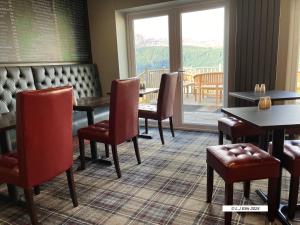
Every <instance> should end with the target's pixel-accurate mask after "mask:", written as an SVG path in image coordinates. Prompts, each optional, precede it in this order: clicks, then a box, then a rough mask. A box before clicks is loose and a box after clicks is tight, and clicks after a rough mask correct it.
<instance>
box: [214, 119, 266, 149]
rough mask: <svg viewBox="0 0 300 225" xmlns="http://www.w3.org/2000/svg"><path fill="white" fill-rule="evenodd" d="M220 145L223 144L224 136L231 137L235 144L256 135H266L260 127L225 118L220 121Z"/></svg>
mask: <svg viewBox="0 0 300 225" xmlns="http://www.w3.org/2000/svg"><path fill="white" fill-rule="evenodd" d="M218 130H219V144H223V134H225V135H228V136H229V137H231V140H232V142H233V143H235V142H236V139H237V138H240V137H246V136H255V135H265V133H266V132H265V131H264V130H262V129H260V128H259V127H256V126H253V125H251V124H247V123H244V122H243V121H241V120H238V119H237V118H234V117H223V118H221V119H219V120H218Z"/></svg>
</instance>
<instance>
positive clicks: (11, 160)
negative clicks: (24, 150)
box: [0, 153, 19, 168]
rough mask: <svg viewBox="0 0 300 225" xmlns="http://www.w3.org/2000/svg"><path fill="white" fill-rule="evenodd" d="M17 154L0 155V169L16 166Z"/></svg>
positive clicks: (17, 162)
mask: <svg viewBox="0 0 300 225" xmlns="http://www.w3.org/2000/svg"><path fill="white" fill-rule="evenodd" d="M18 164H19V161H18V154H17V153H7V154H3V155H0V167H6V168H14V167H15V166H18Z"/></svg>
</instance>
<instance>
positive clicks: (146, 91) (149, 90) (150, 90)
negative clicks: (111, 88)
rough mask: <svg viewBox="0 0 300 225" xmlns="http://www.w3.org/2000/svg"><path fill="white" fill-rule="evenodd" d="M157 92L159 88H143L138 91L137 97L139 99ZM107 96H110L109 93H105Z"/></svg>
mask: <svg viewBox="0 0 300 225" xmlns="http://www.w3.org/2000/svg"><path fill="white" fill-rule="evenodd" d="M158 91H159V88H145V89H140V90H139V96H140V98H142V97H144V95H147V94H152V93H157V92H158ZM107 94H108V95H110V92H107Z"/></svg>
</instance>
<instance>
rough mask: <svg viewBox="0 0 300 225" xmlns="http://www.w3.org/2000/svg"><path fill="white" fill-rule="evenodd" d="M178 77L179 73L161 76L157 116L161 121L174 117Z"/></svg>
mask: <svg viewBox="0 0 300 225" xmlns="http://www.w3.org/2000/svg"><path fill="white" fill-rule="evenodd" d="M177 77H178V73H177V72H174V73H165V74H163V75H162V76H161V81H160V87H159V93H158V100H157V114H158V115H159V116H160V118H161V119H165V118H168V117H171V116H173V106H174V99H175V92H176V84H177Z"/></svg>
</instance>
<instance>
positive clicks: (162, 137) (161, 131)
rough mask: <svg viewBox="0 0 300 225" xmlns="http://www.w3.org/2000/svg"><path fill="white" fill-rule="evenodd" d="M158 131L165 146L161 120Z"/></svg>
mask: <svg viewBox="0 0 300 225" xmlns="http://www.w3.org/2000/svg"><path fill="white" fill-rule="evenodd" d="M158 129H159V136H160V140H161V143H162V144H163V145H164V144H165V140H164V134H163V129H162V124H161V120H158Z"/></svg>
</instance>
